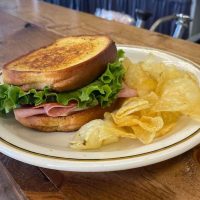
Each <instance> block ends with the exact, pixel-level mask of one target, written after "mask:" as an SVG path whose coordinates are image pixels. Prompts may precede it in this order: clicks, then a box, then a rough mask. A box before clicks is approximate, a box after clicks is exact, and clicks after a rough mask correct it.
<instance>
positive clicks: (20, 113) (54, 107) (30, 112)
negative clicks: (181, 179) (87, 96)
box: [14, 84, 137, 118]
mask: <svg viewBox="0 0 200 200" xmlns="http://www.w3.org/2000/svg"><path fill="white" fill-rule="evenodd" d="M134 96H137V92H136V90H134V89H131V88H129V87H128V86H127V85H126V84H123V88H122V90H121V91H120V92H119V94H118V98H128V97H134ZM80 110H82V109H80V108H77V103H74V102H73V103H69V104H68V105H67V106H64V105H61V104H59V103H45V104H41V105H39V106H33V107H22V108H17V109H15V110H14V114H15V117H16V118H25V117H31V116H35V115H42V114H43V115H47V116H49V117H64V116H68V115H70V114H72V113H74V112H78V111H80Z"/></svg>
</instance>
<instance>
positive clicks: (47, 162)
mask: <svg viewBox="0 0 200 200" xmlns="http://www.w3.org/2000/svg"><path fill="white" fill-rule="evenodd" d="M119 48H121V49H123V50H124V51H125V52H126V55H127V56H128V57H129V58H130V59H132V60H133V61H134V62H137V61H140V60H143V59H144V58H145V57H146V56H147V55H148V54H149V53H153V54H154V55H156V56H157V58H158V59H159V60H162V61H163V62H165V63H167V64H175V65H176V66H177V67H179V68H182V69H184V70H187V71H190V72H192V73H194V74H195V75H196V76H197V77H198V79H199V80H200V71H199V69H198V66H197V65H196V64H194V63H193V62H191V61H189V60H186V59H184V58H182V57H179V56H177V55H174V54H171V53H167V52H164V51H160V50H156V49H151V48H145V47H138V46H124V45H123V46H119ZM199 128H200V124H199V123H197V122H195V121H193V120H191V119H188V118H182V119H181V120H180V122H179V123H178V125H177V126H176V128H175V129H174V130H173V132H171V134H168V135H167V136H164V137H161V138H159V139H156V140H155V142H153V143H152V144H149V145H143V144H141V143H140V142H139V141H137V140H129V139H124V140H121V141H120V142H119V143H116V144H112V145H108V146H105V147H103V148H101V149H99V150H95V151H94V150H93V151H75V150H72V149H70V148H69V147H68V144H69V142H70V141H71V139H72V137H73V135H74V133H51V134H44V133H40V132H37V131H34V130H31V129H28V128H25V127H23V126H21V125H20V124H18V123H17V122H16V121H15V120H14V119H0V137H1V138H2V140H1V142H0V151H2V152H3V153H4V154H7V155H9V156H11V157H13V158H16V159H18V160H21V161H23V162H27V163H30V164H33V165H38V166H41V167H47V168H53V169H60V170H69V171H111V170H121V169H128V168H134V167H139V166H144V165H148V164H151V163H155V162H159V161H161V160H165V159H168V158H170V157H173V156H176V155H178V154H180V153H183V152H185V151H186V150H188V149H190V148H192V147H193V146H195V145H197V144H198V143H199V142H200V133H199V134H198V131H199ZM194 138H195V140H194ZM185 144H187V145H185ZM55 163H56V164H55Z"/></svg>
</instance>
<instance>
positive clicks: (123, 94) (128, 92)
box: [118, 83, 137, 98]
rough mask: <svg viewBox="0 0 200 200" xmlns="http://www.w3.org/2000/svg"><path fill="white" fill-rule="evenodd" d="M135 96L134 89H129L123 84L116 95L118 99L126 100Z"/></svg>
mask: <svg viewBox="0 0 200 200" xmlns="http://www.w3.org/2000/svg"><path fill="white" fill-rule="evenodd" d="M135 96H137V91H136V90H135V89H132V88H129V87H128V86H127V85H126V84H125V83H123V86H122V89H121V91H120V92H119V93H118V97H119V98H128V97H135Z"/></svg>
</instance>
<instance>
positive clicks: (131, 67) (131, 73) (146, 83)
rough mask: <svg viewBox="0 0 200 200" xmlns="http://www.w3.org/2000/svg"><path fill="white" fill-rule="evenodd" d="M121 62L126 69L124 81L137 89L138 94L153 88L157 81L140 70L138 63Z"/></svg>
mask: <svg viewBox="0 0 200 200" xmlns="http://www.w3.org/2000/svg"><path fill="white" fill-rule="evenodd" d="M123 64H124V66H125V68H126V70H127V72H126V74H125V83H126V84H127V85H128V86H129V87H131V88H134V89H137V92H138V95H139V96H143V95H145V94H148V93H149V92H151V91H154V90H155V88H156V85H157V82H156V81H155V80H154V79H153V78H151V77H150V76H149V74H148V73H146V72H145V71H143V70H142V68H141V66H140V64H134V63H130V61H126V62H124V63H123Z"/></svg>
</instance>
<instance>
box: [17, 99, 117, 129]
mask: <svg viewBox="0 0 200 200" xmlns="http://www.w3.org/2000/svg"><path fill="white" fill-rule="evenodd" d="M118 104H119V101H115V102H114V103H113V104H112V105H111V106H110V107H107V108H101V107H100V106H95V107H92V108H89V109H87V110H82V111H79V112H76V113H74V114H72V115H69V116H66V117H49V116H47V115H36V116H31V117H25V118H20V117H17V116H15V118H16V120H17V121H18V122H20V123H21V124H22V125H24V126H26V127H29V128H32V129H36V130H39V131H43V132H53V131H75V130H78V129H79V128H80V127H81V126H83V125H84V124H86V123H87V122H89V121H91V120H93V119H102V118H103V116H104V113H105V112H111V111H113V110H114V109H115V108H117V107H118Z"/></svg>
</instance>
